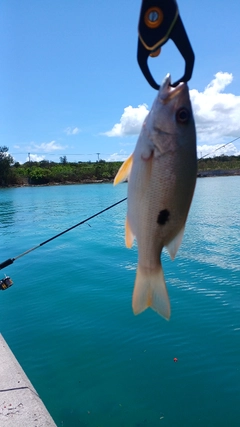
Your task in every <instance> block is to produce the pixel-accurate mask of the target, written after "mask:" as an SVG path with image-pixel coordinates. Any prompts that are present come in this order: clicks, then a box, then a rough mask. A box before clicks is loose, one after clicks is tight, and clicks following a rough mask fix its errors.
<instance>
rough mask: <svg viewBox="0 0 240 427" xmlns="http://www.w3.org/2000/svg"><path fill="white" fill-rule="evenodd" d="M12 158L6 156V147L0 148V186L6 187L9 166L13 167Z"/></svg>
mask: <svg viewBox="0 0 240 427" xmlns="http://www.w3.org/2000/svg"><path fill="white" fill-rule="evenodd" d="M13 163H14V160H13V157H12V156H11V155H10V154H8V147H6V146H5V145H3V146H0V185H7V184H8V179H9V177H10V172H11V165H13Z"/></svg>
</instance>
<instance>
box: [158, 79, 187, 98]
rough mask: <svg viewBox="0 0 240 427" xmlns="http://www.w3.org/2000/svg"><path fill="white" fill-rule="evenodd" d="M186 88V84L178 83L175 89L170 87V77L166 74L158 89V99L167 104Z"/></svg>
mask: <svg viewBox="0 0 240 427" xmlns="http://www.w3.org/2000/svg"><path fill="white" fill-rule="evenodd" d="M186 87H187V84H186V83H184V82H180V83H179V84H178V85H177V86H176V87H172V86H171V75H170V74H167V75H166V77H165V78H164V80H163V82H162V85H161V86H160V89H159V97H160V98H161V100H162V101H163V102H168V101H170V100H171V99H173V98H175V96H177V95H178V94H179V93H180V92H182V91H183V90H184V89H185V88H186Z"/></svg>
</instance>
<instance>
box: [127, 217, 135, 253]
mask: <svg viewBox="0 0 240 427" xmlns="http://www.w3.org/2000/svg"><path fill="white" fill-rule="evenodd" d="M133 240H134V235H133V233H132V230H131V228H130V225H129V221H128V217H127V218H126V222H125V244H126V246H127V248H129V249H130V248H131V247H132V245H133Z"/></svg>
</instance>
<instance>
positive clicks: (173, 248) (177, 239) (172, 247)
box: [166, 226, 185, 260]
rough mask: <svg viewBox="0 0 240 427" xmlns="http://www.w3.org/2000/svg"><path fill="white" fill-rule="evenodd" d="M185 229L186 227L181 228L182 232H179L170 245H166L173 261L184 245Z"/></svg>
mask: <svg viewBox="0 0 240 427" xmlns="http://www.w3.org/2000/svg"><path fill="white" fill-rule="evenodd" d="M184 229H185V227H184V226H183V228H181V230H180V231H179V233H178V234H177V235H176V236H175V237H174V239H173V240H171V242H170V243H168V244H167V245H166V248H167V250H168V252H169V255H170V257H171V258H172V260H174V258H175V256H176V253H177V251H178V249H179V246H180V245H181V243H182V239H183V234H184Z"/></svg>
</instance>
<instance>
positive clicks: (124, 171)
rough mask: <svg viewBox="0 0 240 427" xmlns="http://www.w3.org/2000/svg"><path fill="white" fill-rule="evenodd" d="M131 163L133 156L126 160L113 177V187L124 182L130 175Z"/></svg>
mask: <svg viewBox="0 0 240 427" xmlns="http://www.w3.org/2000/svg"><path fill="white" fill-rule="evenodd" d="M132 162H133V154H131V156H130V157H128V159H127V160H125V162H124V163H123V164H122V166H121V167H120V169H119V171H118V173H117V175H116V176H115V179H114V182H113V185H117V184H119V183H120V182H122V181H126V180H127V178H128V176H129V175H130V172H131V169H132Z"/></svg>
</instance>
